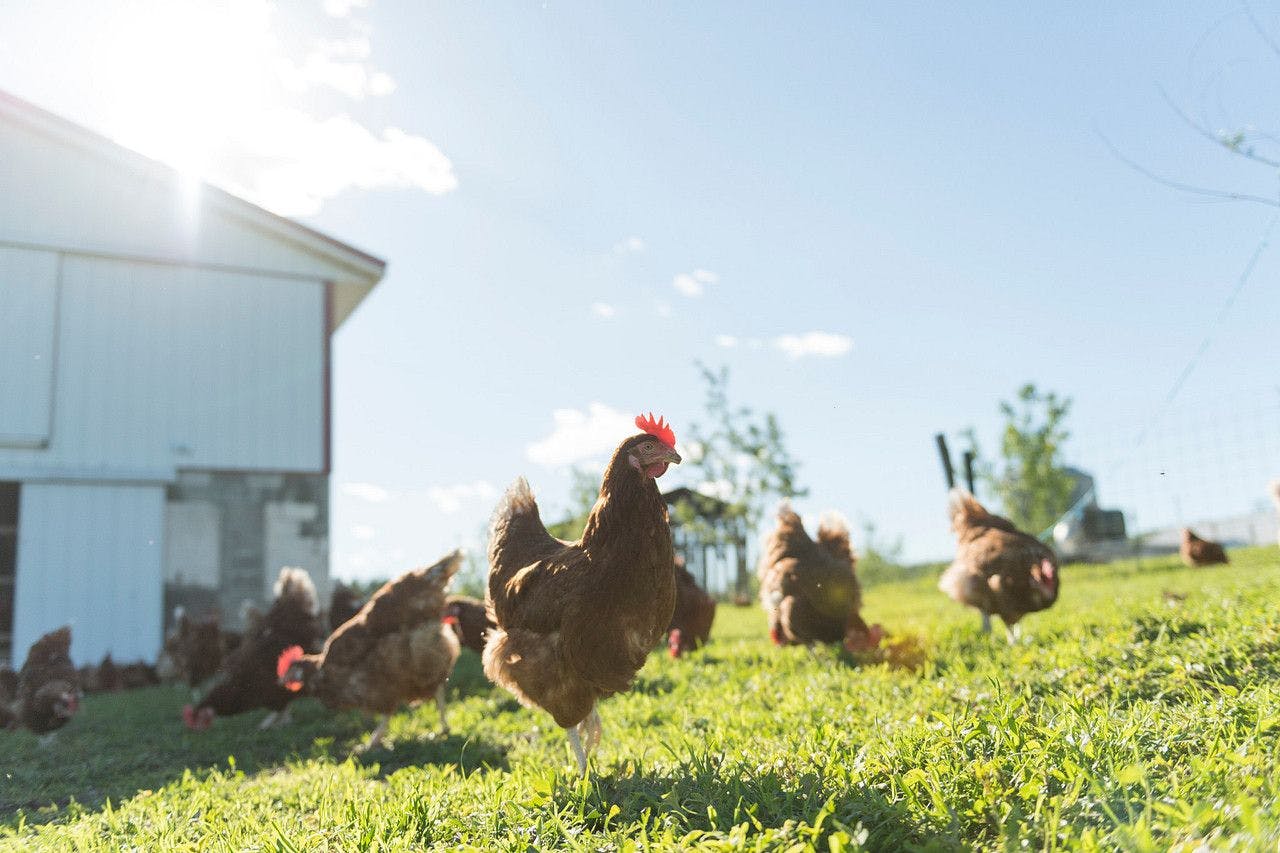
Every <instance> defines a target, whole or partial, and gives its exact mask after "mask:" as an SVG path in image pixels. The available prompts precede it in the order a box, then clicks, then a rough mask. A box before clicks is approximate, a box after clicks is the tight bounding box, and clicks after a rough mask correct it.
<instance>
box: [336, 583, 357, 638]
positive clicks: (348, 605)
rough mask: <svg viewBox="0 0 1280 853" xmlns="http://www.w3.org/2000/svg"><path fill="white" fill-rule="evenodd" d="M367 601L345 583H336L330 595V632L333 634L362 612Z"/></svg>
mask: <svg viewBox="0 0 1280 853" xmlns="http://www.w3.org/2000/svg"><path fill="white" fill-rule="evenodd" d="M365 601H366V599H363V598H361V597H360V595H359V593H357V592H356V591H355V590H354V589H352V588H351V587H349V586H347V585H346V584H344V583H335V584H334V585H333V592H332V593H330V594H329V631H330V632H333V631H336V630H338V629H339V628H341V627H342V626H343V624H344V623H345V622H346V621H347V620H348V619H350V618H351V617H352V616H355V615H356V614H357V613H359V612H360V608H362V607H364V605H365Z"/></svg>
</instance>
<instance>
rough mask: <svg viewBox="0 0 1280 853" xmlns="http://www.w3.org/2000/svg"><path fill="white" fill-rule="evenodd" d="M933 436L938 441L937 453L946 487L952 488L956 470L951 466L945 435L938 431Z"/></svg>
mask: <svg viewBox="0 0 1280 853" xmlns="http://www.w3.org/2000/svg"><path fill="white" fill-rule="evenodd" d="M933 438H934V441H936V442H938V455H939V456H940V457H942V473H943V474H945V475H946V477H947V488H948V489H954V488H955V487H956V472H955V469H954V468H952V467H951V451H949V450H947V437H946V436H945V435H943V434H942V433H938V434H937V435H935V436H934V437H933Z"/></svg>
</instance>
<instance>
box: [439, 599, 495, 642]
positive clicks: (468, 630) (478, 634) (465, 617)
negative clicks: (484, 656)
mask: <svg viewBox="0 0 1280 853" xmlns="http://www.w3.org/2000/svg"><path fill="white" fill-rule="evenodd" d="M444 616H445V619H446V621H448V622H449V624H450V626H451V627H452V628H453V632H454V633H455V634H457V635H458V642H459V643H462V645H464V646H466V647H467V648H468V649H471V650H472V651H473V652H476V653H477V654H480V653H483V652H484V644H485V642H486V641H487V640H488V639H489V631H491V630H492V629H493V628H495V627H497V626H495V625H494V624H493V620H492V619H490V618H489V613H488V611H487V610H485V608H484V602H483V601H480V600H479V599H476V598H468V597H467V596H465V595H451V596H449V598H448V600H447V601H446V602H445V606H444Z"/></svg>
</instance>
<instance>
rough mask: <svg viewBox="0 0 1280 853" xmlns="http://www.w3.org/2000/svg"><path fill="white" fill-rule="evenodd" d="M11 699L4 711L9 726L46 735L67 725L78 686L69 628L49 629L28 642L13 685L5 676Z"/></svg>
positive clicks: (76, 700)
mask: <svg viewBox="0 0 1280 853" xmlns="http://www.w3.org/2000/svg"><path fill="white" fill-rule="evenodd" d="M7 680H8V681H9V685H8V688H7V690H8V691H12V693H13V698H12V699H11V700H10V701H9V703H8V710H7V712H0V717H7V718H8V719H9V722H8V725H9V726H11V727H20V728H27V729H30V730H31V731H33V732H35V733H36V734H38V735H49V734H51V733H52V732H55V731H57V730H58V729H60V728H62V727H63V726H65V725H66V724H67V721H68V720H70V719H71V718H72V717H74V716H75V714H76V711H77V710H79V708H80V686H79V677H78V674H77V672H76V668H75V666H74V665H72V663H71V628H69V627H67V626H63V627H61V628H59V629H58V630H56V631H50V632H49V633H48V634H45V635H44V636H43V637H41V638H40V639H38V640H36V641H35V642H34V643H32V645H31V651H29V652H28V653H27V662H26V663H24V664H23V665H22V669H21V670H19V671H18V676H17V680H16V684H15V683H14V681H13V679H12V678H8V679H7Z"/></svg>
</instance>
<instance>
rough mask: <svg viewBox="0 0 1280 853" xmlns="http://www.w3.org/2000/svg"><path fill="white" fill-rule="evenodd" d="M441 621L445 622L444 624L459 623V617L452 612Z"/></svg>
mask: <svg viewBox="0 0 1280 853" xmlns="http://www.w3.org/2000/svg"><path fill="white" fill-rule="evenodd" d="M440 621H441V622H443V623H444V624H446V625H457V624H458V617H457V616H454V615H453V614H452V613H450V614H449V615H448V616H446V617H444V618H443V619H441V620H440Z"/></svg>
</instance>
